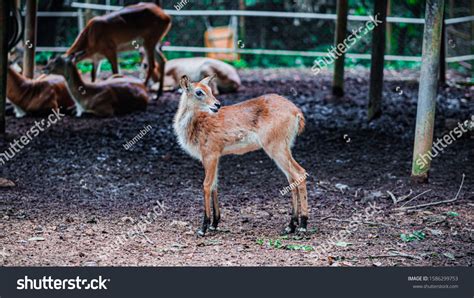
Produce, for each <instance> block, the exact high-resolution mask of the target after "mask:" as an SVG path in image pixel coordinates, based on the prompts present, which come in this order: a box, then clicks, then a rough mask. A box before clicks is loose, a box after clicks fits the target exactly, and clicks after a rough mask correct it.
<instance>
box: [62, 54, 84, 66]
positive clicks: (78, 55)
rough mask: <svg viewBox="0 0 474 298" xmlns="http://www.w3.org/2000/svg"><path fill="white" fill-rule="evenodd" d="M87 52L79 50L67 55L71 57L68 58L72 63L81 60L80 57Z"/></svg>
mask: <svg viewBox="0 0 474 298" xmlns="http://www.w3.org/2000/svg"><path fill="white" fill-rule="evenodd" d="M85 54H86V51H79V52H76V53H74V54H71V55H69V56H67V58H69V59H66V60H69V61H71V62H72V63H74V64H76V62H78V61H80V59H79V58H80V57H83V56H84V55H85Z"/></svg>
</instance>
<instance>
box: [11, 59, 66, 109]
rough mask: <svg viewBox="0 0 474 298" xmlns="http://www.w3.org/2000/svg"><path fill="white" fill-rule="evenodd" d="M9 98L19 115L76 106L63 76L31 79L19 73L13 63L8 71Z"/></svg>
mask: <svg viewBox="0 0 474 298" xmlns="http://www.w3.org/2000/svg"><path fill="white" fill-rule="evenodd" d="M7 98H8V100H9V101H10V103H11V104H12V105H13V107H14V109H15V115H16V116H17V117H23V116H25V115H27V114H46V113H51V110H52V109H54V110H58V109H60V108H66V109H67V108H70V107H72V106H74V101H73V100H72V98H71V96H69V92H68V90H67V87H66V82H65V81H64V78H63V77H61V76H55V75H48V76H47V75H41V76H39V77H38V78H36V79H33V80H31V79H28V78H25V77H24V76H22V75H21V74H19V73H17V72H16V71H15V70H14V69H13V67H12V66H11V65H10V66H9V67H8V73H7Z"/></svg>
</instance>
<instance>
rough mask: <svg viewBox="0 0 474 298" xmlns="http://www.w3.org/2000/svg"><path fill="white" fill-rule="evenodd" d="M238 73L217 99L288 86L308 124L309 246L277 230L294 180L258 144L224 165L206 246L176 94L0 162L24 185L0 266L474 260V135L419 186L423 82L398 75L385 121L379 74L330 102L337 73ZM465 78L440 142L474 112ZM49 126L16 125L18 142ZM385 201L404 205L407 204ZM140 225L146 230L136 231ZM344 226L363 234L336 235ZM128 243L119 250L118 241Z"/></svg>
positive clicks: (74, 122)
mask: <svg viewBox="0 0 474 298" xmlns="http://www.w3.org/2000/svg"><path fill="white" fill-rule="evenodd" d="M240 73H241V75H242V80H243V85H244V87H243V88H242V89H241V90H240V91H239V92H238V93H235V94H226V95H220V96H219V97H218V98H219V99H220V100H221V101H222V102H223V104H225V105H229V104H233V103H237V102H240V101H242V100H245V99H249V98H252V97H255V96H258V95H262V94H265V93H274V92H275V93H279V94H281V95H284V96H286V97H288V98H289V99H291V100H292V101H294V102H295V103H296V105H298V106H299V107H300V108H301V109H302V110H303V112H304V114H305V116H306V121H307V126H306V130H305V132H304V133H303V134H302V135H301V136H300V137H299V138H298V139H297V141H296V145H295V147H294V150H293V152H294V156H295V159H296V160H297V161H299V162H300V163H301V165H302V166H303V167H304V168H305V169H306V170H307V171H308V173H309V175H310V176H309V178H308V179H309V181H308V192H309V206H310V221H309V230H310V233H309V235H308V236H307V237H306V238H303V239H301V238H299V237H292V236H290V237H280V236H279V232H280V231H281V229H282V228H283V227H284V225H285V224H287V222H288V221H289V212H290V195H289V194H287V195H281V194H280V190H281V189H283V188H284V187H285V186H287V182H286V179H285V177H284V175H283V174H282V173H281V172H280V171H279V170H278V169H277V167H276V166H275V165H274V163H273V162H272V161H271V160H270V159H269V158H268V157H267V156H266V155H265V154H264V153H263V152H261V151H258V152H253V153H249V154H247V155H244V156H226V157H224V158H223V159H222V161H221V165H220V179H219V181H220V182H219V187H220V188H219V191H220V202H221V208H222V221H221V224H220V231H218V232H214V233H208V234H207V235H206V237H204V238H198V237H196V234H195V232H196V230H197V228H198V227H199V224H200V223H201V218H202V194H201V186H202V179H203V169H202V167H201V165H200V164H199V163H198V162H197V161H196V160H193V159H192V158H190V157H189V156H188V155H186V154H185V153H184V152H183V151H182V150H181V149H180V148H179V146H178V144H177V142H176V138H175V136H174V134H173V131H172V125H171V124H172V119H173V116H174V113H175V111H176V109H177V104H178V98H179V94H178V92H174V93H165V95H164V96H163V97H161V98H160V100H159V101H157V102H156V101H155V102H152V103H151V104H150V106H149V109H148V110H147V111H146V112H143V113H137V114H133V115H128V116H125V117H120V118H110V119H97V118H92V117H85V118H75V117H73V116H69V117H66V118H65V119H63V120H61V122H60V123H58V124H56V125H54V126H52V127H50V128H49V129H48V130H47V131H45V132H43V133H42V134H41V135H40V136H38V137H37V138H35V139H34V140H33V141H32V142H31V143H30V144H29V145H28V146H27V147H26V148H25V149H23V150H22V151H21V152H20V153H19V154H17V155H16V156H15V157H14V159H13V160H11V161H9V162H7V163H6V164H5V165H4V166H2V167H1V168H2V170H1V171H2V172H0V177H4V178H8V179H10V180H12V181H14V183H15V184H16V186H15V187H11V188H3V189H1V188H0V197H1V199H0V264H3V265H5V266H26V265H34V266H57V265H59V266H103V265H105V266H145V265H150V266H185V265H190V266H196V265H199V266H472V265H473V255H474V252H473V244H472V243H473V231H474V230H473V229H474V228H473V222H474V214H473V207H474V201H473V199H474V162H473V161H474V158H473V157H474V134H473V133H472V132H468V133H465V134H464V135H463V136H462V137H461V138H460V139H458V140H456V141H455V142H453V143H452V144H451V145H449V147H447V148H446V149H444V151H443V152H442V153H441V154H440V156H438V157H436V158H435V159H434V160H433V165H432V166H433V168H432V171H431V177H430V183H429V184H425V185H419V184H414V183H413V182H412V181H411V179H410V177H409V176H410V170H411V156H412V148H413V133H414V123H415V116H416V99H417V90H418V85H417V83H416V81H414V80H413V79H416V78H417V76H418V74H417V73H414V72H403V73H393V72H387V73H386V83H385V88H384V103H383V111H384V114H383V115H382V117H381V118H380V119H377V120H375V121H374V122H372V123H370V124H368V123H367V121H366V106H367V94H368V77H369V74H368V71H367V70H366V69H363V68H361V69H359V68H355V69H352V70H351V71H350V72H348V74H347V80H346V90H347V94H346V96H345V97H344V98H342V99H338V100H335V99H332V98H331V97H330V96H329V95H330V90H331V88H330V86H331V75H330V74H328V73H326V74H324V73H323V74H319V75H318V76H317V77H314V76H312V75H311V72H309V71H307V70H297V69H279V70H278V69H276V70H246V71H241V72H240ZM460 79H462V78H459V77H455V76H454V75H453V74H450V82H451V83H450V86H449V87H443V88H440V96H439V97H438V104H437V112H436V127H435V136H436V137H441V136H443V135H444V134H445V133H447V132H449V131H450V130H451V129H453V128H454V127H455V126H456V125H457V123H458V122H460V121H464V120H467V119H470V117H471V115H472V114H473V113H474V100H473V94H474V89H472V88H471V89H469V88H468V87H460V86H455V85H454V84H453V83H452V82H453V80H460ZM39 119H42V118H41V117H39V118H32V117H28V118H24V119H15V118H13V117H12V116H9V117H8V118H7V130H8V133H9V141H12V140H13V139H15V138H19V137H20V136H21V135H22V134H23V133H25V132H26V131H27V130H28V129H29V128H30V127H31V126H32V125H34V121H35V120H39ZM147 125H151V127H152V129H151V130H150V131H149V132H148V133H147V134H146V135H145V136H144V137H143V138H142V139H141V140H140V141H139V142H138V143H137V144H136V145H135V146H134V147H133V148H132V149H131V150H125V149H124V147H123V144H125V143H126V142H128V141H129V140H131V139H133V138H134V137H135V136H136V135H137V134H138V133H139V132H140V130H142V129H144V128H145V127H146V126H147ZM6 145H7V144H6V143H4V144H1V146H0V148H1V150H0V152H3V151H4V150H5V149H6V147H7V146H6ZM463 174H464V175H465V178H464V181H463ZM461 183H462V185H461ZM459 190H460V191H459ZM458 191H459V195H458V197H457V200H456V201H454V202H452V203H443V204H439V205H436V206H430V207H428V208H417V209H415V210H414V211H413V212H407V211H401V210H396V209H395V208H397V207H400V206H402V205H403V204H405V203H407V202H408V204H407V205H405V207H406V206H414V205H419V204H423V203H428V202H437V201H442V200H451V199H454V198H456V194H457V193H458ZM388 192H390V193H392V194H393V195H394V197H395V198H397V199H403V196H405V200H403V201H402V202H400V203H397V204H395V203H394V201H393V199H392V197H391V196H390V195H389V193H388ZM410 193H411V195H410V196H408V197H407V195H408V194H410ZM411 199H412V200H411ZM409 200H411V201H409ZM157 201H158V202H159V204H161V205H159V204H158V203H157ZM369 204H370V205H369ZM369 206H376V207H377V208H378V209H377V212H376V213H374V212H372V213H371V214H370V216H369V215H366V213H365V211H364V210H365V209H366V208H367V207H369ZM154 210H155V211H154ZM150 215H151V216H150ZM364 215H365V216H366V217H363V216H364ZM140 229H143V230H145V231H144V233H143V234H142V235H141V236H139V235H133V239H132V238H130V237H128V236H126V235H127V233H129V232H130V231H133V230H140ZM345 230H350V231H351V233H350V234H347V233H346V235H344V236H343V237H339V236H337V235H342V234H340V232H341V231H345ZM401 234H405V235H403V236H401ZM130 235H132V234H130ZM117 237H122V239H124V240H123V241H122V242H123V243H122V244H119V245H117V243H115V244H114V242H115V241H116V240H117ZM404 240H405V241H404Z"/></svg>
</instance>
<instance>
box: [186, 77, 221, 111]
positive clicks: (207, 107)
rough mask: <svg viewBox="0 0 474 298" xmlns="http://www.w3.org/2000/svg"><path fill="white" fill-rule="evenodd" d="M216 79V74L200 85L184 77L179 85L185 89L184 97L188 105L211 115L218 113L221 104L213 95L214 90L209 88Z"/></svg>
mask: <svg viewBox="0 0 474 298" xmlns="http://www.w3.org/2000/svg"><path fill="white" fill-rule="evenodd" d="M215 77H216V75H215V74H214V75H212V76H210V77H206V78H204V79H202V80H201V81H200V82H198V83H193V82H191V81H190V80H189V78H188V77H187V76H183V77H182V78H181V80H180V82H179V84H180V86H181V88H182V89H183V96H185V97H186V99H187V105H190V106H192V107H193V108H197V109H199V110H201V111H204V112H208V113H211V114H214V113H217V112H218V111H219V109H220V108H221V103H220V101H218V100H217V99H216V98H215V97H214V95H212V89H211V87H209V83H210V82H211V81H212V80H213V79H215Z"/></svg>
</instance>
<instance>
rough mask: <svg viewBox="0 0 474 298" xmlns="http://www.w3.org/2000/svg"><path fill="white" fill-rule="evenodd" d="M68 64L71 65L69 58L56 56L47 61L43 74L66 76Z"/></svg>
mask: <svg viewBox="0 0 474 298" xmlns="http://www.w3.org/2000/svg"><path fill="white" fill-rule="evenodd" d="M69 63H72V61H71V58H70V57H67V56H64V55H63V56H57V57H55V58H53V59H51V60H49V61H48V64H46V67H45V68H44V73H46V74H57V75H61V76H66V74H67V66H68V64H69Z"/></svg>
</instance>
